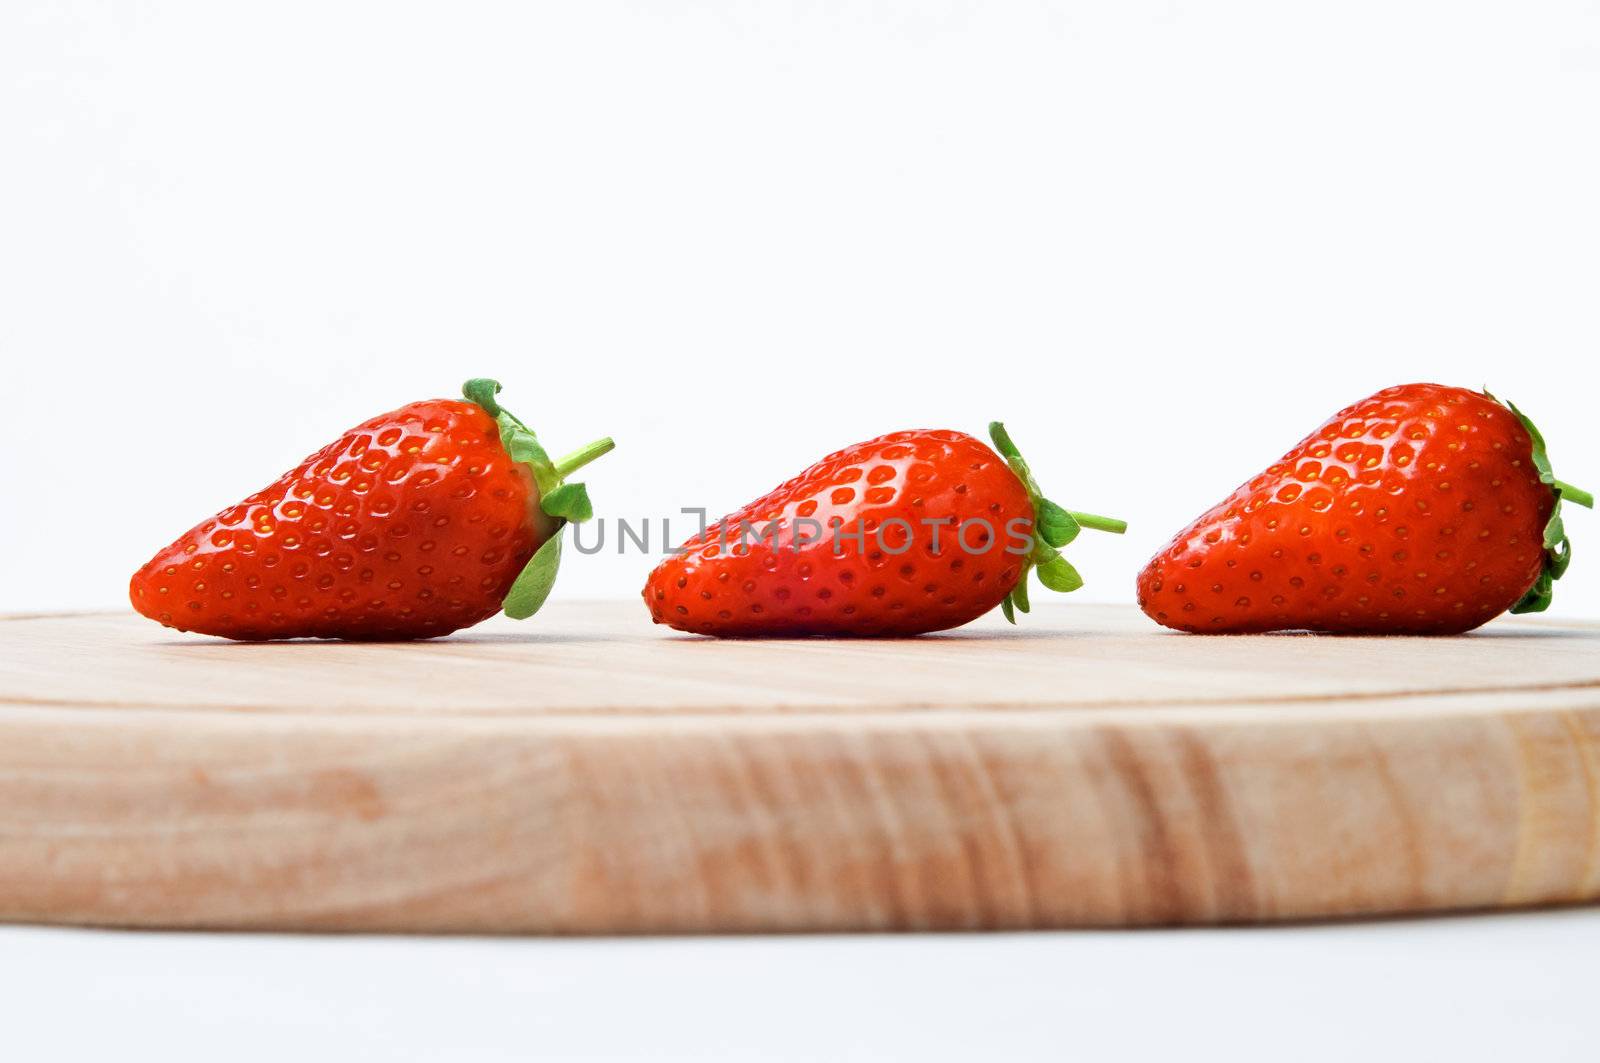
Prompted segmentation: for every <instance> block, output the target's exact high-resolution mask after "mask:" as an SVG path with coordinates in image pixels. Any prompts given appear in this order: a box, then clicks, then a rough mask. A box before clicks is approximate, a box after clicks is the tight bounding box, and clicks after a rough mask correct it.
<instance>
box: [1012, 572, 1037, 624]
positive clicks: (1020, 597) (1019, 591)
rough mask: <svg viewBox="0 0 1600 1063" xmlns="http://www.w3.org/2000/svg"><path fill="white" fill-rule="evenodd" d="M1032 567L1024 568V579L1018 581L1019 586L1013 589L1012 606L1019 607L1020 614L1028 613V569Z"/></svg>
mask: <svg viewBox="0 0 1600 1063" xmlns="http://www.w3.org/2000/svg"><path fill="white" fill-rule="evenodd" d="M1031 567H1032V566H1031V565H1023V566H1022V577H1021V578H1020V579H1018V580H1017V585H1016V586H1015V587H1012V588H1011V596H1010V597H1011V604H1012V605H1014V606H1016V607H1017V612H1019V613H1026V612H1027V611H1028V569H1029V568H1031ZM1015 622H1016V621H1012V623H1015Z"/></svg>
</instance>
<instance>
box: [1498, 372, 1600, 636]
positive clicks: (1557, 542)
mask: <svg viewBox="0 0 1600 1063" xmlns="http://www.w3.org/2000/svg"><path fill="white" fill-rule="evenodd" d="M1484 395H1485V396H1487V397H1488V398H1491V399H1494V400H1495V401H1496V402H1503V401H1504V400H1502V399H1495V397H1494V396H1493V395H1490V394H1489V392H1488V391H1485V392H1484ZM1505 406H1506V408H1507V409H1509V410H1510V411H1511V412H1512V413H1513V414H1515V415H1516V418H1517V420H1518V421H1520V422H1521V423H1522V427H1523V428H1524V429H1525V430H1526V431H1527V433H1528V439H1529V440H1530V441H1531V443H1532V446H1533V453H1532V459H1533V467H1534V468H1535V469H1536V470H1538V473H1539V480H1540V482H1541V483H1545V484H1548V485H1550V490H1551V492H1552V493H1553V494H1554V495H1555V504H1554V505H1552V506H1551V507H1550V519H1549V520H1548V521H1547V522H1546V523H1545V526H1544V566H1543V567H1542V568H1541V569H1540V570H1539V575H1538V577H1537V578H1536V579H1535V580H1534V581H1533V586H1531V587H1529V588H1528V590H1527V593H1525V594H1524V595H1523V596H1522V597H1521V598H1520V599H1518V600H1517V603H1516V604H1515V605H1513V606H1512V607H1511V611H1512V612H1513V613H1542V612H1544V611H1545V610H1546V609H1548V608H1550V602H1551V600H1552V599H1553V598H1554V597H1555V581H1556V580H1558V579H1560V578H1561V577H1562V576H1563V575H1565V574H1566V571H1567V566H1569V565H1571V564H1572V543H1571V542H1570V541H1569V540H1568V539H1567V527H1566V522H1565V521H1563V520H1562V518H1561V503H1562V502H1563V501H1567V502H1573V503H1576V504H1577V505H1580V506H1583V507H1585V508H1587V509H1592V508H1594V495H1592V494H1590V493H1589V492H1588V491H1585V490H1583V489H1582V488H1581V487H1574V486H1572V485H1571V484H1568V483H1563V482H1562V481H1560V480H1558V479H1556V475H1555V471H1554V470H1553V469H1552V468H1551V466H1550V455H1549V453H1548V452H1547V451H1546V450H1545V442H1544V434H1543V433H1541V432H1540V431H1539V429H1538V426H1536V425H1535V424H1534V423H1533V421H1532V420H1531V419H1529V417H1528V415H1527V414H1525V413H1523V412H1522V411H1521V410H1519V409H1517V404H1516V403H1514V402H1505Z"/></svg>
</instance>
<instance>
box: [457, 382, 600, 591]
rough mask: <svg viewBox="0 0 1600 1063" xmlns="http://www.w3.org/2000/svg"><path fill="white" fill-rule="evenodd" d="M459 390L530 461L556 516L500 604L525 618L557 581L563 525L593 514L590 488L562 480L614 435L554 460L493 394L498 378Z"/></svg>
mask: <svg viewBox="0 0 1600 1063" xmlns="http://www.w3.org/2000/svg"><path fill="white" fill-rule="evenodd" d="M461 393H462V395H464V396H466V398H467V399H468V401H470V402H474V403H476V404H477V405H479V406H481V407H482V408H483V411H484V412H485V413H487V414H488V415H489V416H490V417H493V418H494V420H495V424H496V425H497V426H498V427H499V430H500V445H501V446H502V447H504V448H505V452H506V454H507V456H509V457H510V458H511V460H512V461H515V462H518V463H520V464H522V465H525V466H527V468H528V471H529V472H530V473H531V474H532V475H533V482H534V484H535V486H537V487H538V489H539V508H540V509H542V510H544V512H545V513H547V514H549V515H550V516H552V517H554V518H556V527H555V530H554V531H553V532H552V533H551V535H550V537H549V538H548V539H546V540H545V542H544V544H543V545H542V546H540V547H539V549H538V551H537V552H536V553H535V554H534V555H533V557H532V558H530V559H529V561H528V563H527V565H526V566H524V567H523V569H522V571H521V572H520V573H519V574H518V575H517V578H516V580H515V582H513V583H512V584H511V589H510V590H509V591H507V592H506V597H505V600H504V601H503V602H502V603H501V608H502V609H504V610H505V614H506V615H507V616H509V617H511V618H513V619H516V620H523V619H526V618H527V617H530V616H532V615H533V614H534V613H536V612H538V611H539V607H540V606H542V605H543V604H544V600H545V599H546V598H547V597H549V595H550V588H551V587H553V586H555V581H556V569H557V568H558V567H559V566H560V564H561V531H562V529H563V528H564V527H565V526H566V524H567V522H569V521H570V522H582V521H586V520H588V519H590V518H591V517H593V516H594V506H593V505H592V504H591V503H590V501H589V492H588V489H587V488H585V487H584V486H583V485H582V484H576V483H575V484H569V483H566V482H564V481H565V480H566V478H567V477H568V476H571V475H572V474H573V473H575V472H577V471H578V470H579V469H581V468H583V467H584V466H585V465H587V464H589V463H590V462H591V461H593V460H594V459H596V458H598V457H600V456H601V455H602V454H607V453H610V451H611V450H612V449H613V448H614V447H615V446H616V444H615V443H613V442H612V441H611V440H610V438H606V439H597V440H595V441H594V442H593V443H590V444H588V445H587V446H584V447H580V448H579V449H577V450H575V451H573V452H572V453H571V454H568V455H566V456H565V457H563V458H562V459H561V460H560V461H551V460H550V455H549V453H548V452H547V451H546V450H545V449H544V445H543V444H542V443H540V442H539V437H538V436H537V435H535V434H534V431H533V429H531V428H529V427H528V426H527V425H526V424H524V423H523V422H522V421H521V420H520V419H519V418H518V417H517V415H516V414H514V413H512V412H511V411H510V410H508V409H506V408H505V407H504V406H501V405H500V401H499V400H498V399H497V398H495V396H496V395H498V394H500V382H499V381H498V380H491V379H490V378H488V377H474V378H473V379H471V380H469V381H467V382H466V383H465V384H463V385H462V386H461Z"/></svg>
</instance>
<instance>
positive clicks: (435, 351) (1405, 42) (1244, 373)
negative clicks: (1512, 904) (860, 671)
mask: <svg viewBox="0 0 1600 1063" xmlns="http://www.w3.org/2000/svg"><path fill="white" fill-rule="evenodd" d="M1597 133H1600V7H1597V6H1596V4H1595V2H1594V0H1524V2H1517V0H1502V2H1470V0H1344V2H1341V3H1308V2H1284V0H1205V2H1193V3H1190V2H1182V0H1053V2H1049V0H1032V2H1024V0H1015V2H1007V0H990V2H987V3H977V2H972V3H955V2H949V0H918V2H910V0H907V2H903V3H890V2H874V0H849V2H846V0H839V2H810V3H806V2H793V3H783V4H779V3H763V2H760V0H699V2H691V0H632V2H615V0H568V2H566V3H559V4H556V3H550V4H539V3H529V2H512V0H505V2H471V0H464V2H451V3H443V2H439V3H430V4H417V3H399V2H394V0H389V2H378V0H371V2H349V0H346V2H326V0H319V2H296V0H278V2H274V3H270V4H268V3H253V4H246V3H236V2H216V0H193V2H180V0H166V2H143V3H135V2H122V0H119V2H112V3H90V2H81V0H79V2H66V0H0V363H3V373H0V382H3V383H0V388H3V391H0V395H3V398H4V406H3V412H0V440H3V442H4V444H5V451H4V459H3V460H0V608H3V609H6V610H17V609H24V610H32V609H49V608H80V607H107V606H117V605H120V604H121V603H122V602H123V600H124V594H125V586H126V580H127V577H128V575H129V574H130V573H131V572H132V571H133V569H134V568H135V567H136V566H138V565H139V564H140V563H141V562H142V561H143V560H144V559H145V558H146V557H147V556H148V555H149V554H151V553H152V552H154V550H155V549H156V548H158V547H159V546H162V545H163V544H165V543H166V542H167V541H169V540H170V539H172V538H173V537H175V536H176V535H177V534H178V533H180V532H181V531H183V530H184V529H185V528H187V527H188V526H189V525H190V524H192V523H194V522H196V521H197V520H199V519H200V518H202V517H204V516H206V515H208V514H209V513H211V512H213V511H214V510H216V509H218V508H221V507H222V506H224V505H226V504H228V503H230V502H232V501H234V500H235V499H236V498H238V497H240V496H242V495H244V494H246V493H248V492H249V491H251V490H253V489H255V488H256V487H259V486H261V485H263V484H264V483H266V482H267V481H269V480H271V479H272V478H273V477H275V476H276V475H277V474H278V473H279V472H281V471H283V470H284V469H285V468H287V467H289V466H290V465H292V464H293V463H294V462H295V461H297V460H298V459H299V458H300V457H301V456H302V455H304V454H305V453H307V452H309V451H311V450H313V449H315V448H316V447H317V446H319V445H320V444H321V443H323V442H324V441H325V440H327V439H329V438H332V437H333V436H334V435H336V434H337V433H338V432H340V431H342V430H343V429H344V428H346V427H348V426H349V425H351V424H354V423H355V422H357V421H359V420H361V419H364V418H365V417H367V416H369V415H371V414H374V413H377V412H380V411H382V410H385V409H389V408H392V407H394V406H397V405H400V404H401V403H403V402H406V401H409V400H411V399H415V398H421V397H427V396H433V395H448V394H453V393H454V390H455V389H456V388H457V387H458V386H459V384H460V382H461V380H463V379H464V378H466V377H468V376H475V375H493V376H498V377H499V378H501V379H502V380H503V381H504V382H505V383H506V387H507V390H506V393H505V396H504V397H505V399H506V401H507V404H508V405H509V406H510V407H511V408H512V409H514V410H516V411H517V412H519V413H520V414H522V415H523V416H524V417H525V419H527V420H529V421H530V422H531V423H533V424H534V425H535V426H536V427H537V428H538V429H539V430H540V432H541V434H542V435H543V436H544V438H545V439H546V440H547V441H548V442H549V443H550V445H551V446H552V447H553V448H563V447H565V446H568V445H575V444H577V443H579V442H582V441H584V440H587V439H589V438H591V437H593V436H595V435H600V434H605V433H610V434H613V435H615V436H616V437H617V439H618V441H619V443H620V447H619V449H618V450H617V452H616V453H615V454H613V455H611V456H609V457H607V458H606V459H604V461H603V462H601V463H600V464H598V465H596V466H595V467H594V468H593V470H592V473H591V475H590V476H589V477H588V479H589V483H590V486H591V489H592V493H593V495H594V497H595V498H596V500H597V502H598V504H599V508H600V510H601V512H602V514H605V515H611V516H617V515H626V516H632V517H637V516H644V515H652V514H660V513H663V512H668V513H670V512H673V511H675V510H676V509H677V508H678V507H679V506H682V505H704V506H706V507H708V508H710V509H711V510H713V511H714V512H717V513H720V512H722V511H725V510H727V509H729V508H732V507H733V506H735V505H737V504H739V503H741V502H743V501H745V500H746V499H747V498H749V497H751V496H753V495H755V494H756V493H758V492H760V491H763V490H765V489H766V488H768V487H770V486H772V485H773V484H775V483H776V482H778V481H779V480H781V479H783V478H785V477H786V476H788V475H789V474H791V473H792V472H795V471H797V470H798V469H800V468H801V467H803V466H804V465H806V464H808V463H809V462H810V461H812V460H814V459H815V458H817V457H819V456H820V455H821V454H823V453H824V452H826V451H828V450H830V449H833V448H835V447H837V446H839V445H842V444H845V443H848V442H852V441H854V440H857V439H861V438H864V437H867V436H871V435H875V434H878V433H880V432H884V431H888V430H891V429H895V428H902V427H913V426H946V427H954V428H962V429H966V430H968V431H974V432H976V431H980V430H981V429H982V427H983V425H984V424H985V423H986V422H987V421H988V420H989V419H991V418H994V417H1003V418H1004V419H1006V420H1007V421H1008V423H1009V424H1010V425H1011V427H1012V429H1013V431H1014V434H1015V435H1016V437H1017V439H1018V440H1019V442H1020V443H1021V444H1022V446H1023V448H1024V451H1025V453H1027V454H1028V455H1029V456H1030V458H1031V459H1032V461H1033V463H1034V465H1035V467H1036V468H1037V469H1038V470H1039V472H1040V476H1041V479H1042V480H1043V482H1044V485H1045V487H1046V490H1047V491H1049V493H1050V494H1052V495H1053V496H1055V497H1056V498H1057V499H1058V500H1060V501H1062V502H1064V503H1067V504H1069V505H1072V506H1074V507H1076V508H1082V509H1091V510H1099V511H1103V512H1109V513H1114V514H1117V515H1120V516H1124V517H1126V518H1128V519H1129V520H1130V521H1131V522H1132V524H1133V530H1132V531H1131V532H1130V533H1129V535H1128V536H1127V537H1126V538H1125V539H1122V540H1117V539H1113V538H1108V537H1101V536H1094V537H1090V536H1085V538H1084V539H1083V540H1081V541H1080V543H1079V544H1077V545H1076V546H1075V548H1074V550H1073V552H1072V556H1073V558H1074V560H1075V562H1076V563H1077V564H1078V565H1079V567H1080V568H1081V569H1082V570H1083V572H1084V574H1085V576H1086V577H1087V579H1088V581H1089V582H1088V586H1087V587H1086V588H1085V590H1084V591H1083V592H1081V594H1082V597H1084V598H1087V599H1094V600H1112V601H1128V600H1131V598H1132V580H1133V575H1134V572H1135V571H1136V569H1137V567H1138V566H1139V565H1140V564H1141V563H1142V562H1143V560H1144V559H1145V558H1146V557H1147V556H1148V555H1149V554H1150V553H1151V552H1153V551H1154V550H1155V549H1156V548H1157V547H1158V546H1159V545H1160V544H1161V543H1162V542H1163V541H1164V540H1165V538H1166V537H1167V536H1168V535H1170V534H1171V533H1172V532H1173V531H1175V530H1176V529H1177V528H1178V527H1179V526H1180V525H1181V524H1183V523H1184V522H1186V521H1187V520H1188V519H1189V518H1190V517H1191V516H1193V515H1194V514H1195V513H1196V512H1198V511H1199V510H1200V509H1202V508H1203V507H1204V506H1206V505H1208V504H1210V503H1211V502H1212V501H1214V500H1215V499H1217V498H1219V497H1221V496H1222V495H1223V494H1224V493H1226V492H1227V491H1228V490H1229V489H1231V488H1232V487H1233V486H1234V484H1235V483H1237V482H1239V481H1240V480H1242V479H1244V478H1245V477H1246V476H1248V475H1249V474H1251V473H1253V472H1254V471H1255V470H1256V469H1258V468H1260V467H1261V466H1263V465H1264V464H1266V463H1267V462H1268V461H1270V460H1271V459H1273V458H1275V457H1276V456H1277V455H1278V454H1279V453H1281V452H1282V451H1283V450H1284V449H1286V448H1287V447H1288V446H1289V445H1290V444H1291V443H1293V442H1294V441H1295V440H1296V439H1298V438H1299V437H1300V436H1301V435H1302V434H1304V433H1305V432H1306V431H1308V430H1309V429H1310V428H1312V427H1313V426H1315V425H1316V424H1317V423H1319V422H1320V421H1321V420H1322V419H1323V418H1324V417H1326V416H1327V415H1328V414H1330V413H1332V412H1333V411H1334V410H1335V409H1337V408H1339V407H1340V406H1342V405H1344V404H1345V403H1347V402H1349V401H1351V400H1353V399H1355V398H1358V397H1360V396H1362V395H1364V394H1366V393H1368V392H1370V391H1373V390H1376V389H1377V388H1379V387H1382V386H1384V385H1387V384H1393V383H1400V382H1405V381H1410V380H1417V379H1432V380H1438V381H1442V382H1448V383H1457V384H1463V385H1470V386H1480V385H1488V386H1490V387H1491V388H1493V389H1494V390H1495V391H1497V392H1498V393H1500V394H1502V395H1505V396H1508V397H1511V398H1513V399H1515V400H1516V401H1517V402H1518V403H1519V404H1521V405H1523V406H1524V408H1525V409H1527V410H1528V411H1529V412H1530V413H1533V414H1534V415H1535V416H1536V417H1537V419H1538V420H1539V421H1540V423H1541V424H1542V426H1543V428H1544V430H1545V433H1546V435H1547V436H1548V438H1549V441H1550V444H1551V450H1552V454H1553V455H1554V458H1555V461H1556V465H1557V470H1558V472H1560V473H1561V474H1562V475H1563V476H1564V477H1565V478H1566V479H1568V480H1571V481H1573V482H1575V483H1579V484H1585V485H1588V486H1590V487H1591V488H1593V487H1597V486H1600V448H1597V447H1596V445H1595V419H1594V415H1593V413H1592V410H1593V405H1594V399H1593V397H1592V396H1593V393H1594V389H1595V387H1596V384H1597V383H1600V370H1597V369H1596V368H1595V355H1596V352H1597V351H1600V313H1597V312H1596V311H1597V301H1596V300H1597V293H1600V191H1597V190H1600V136H1597ZM1569 527H1570V528H1571V530H1572V532H1573V534H1574V536H1575V537H1576V539H1577V541H1578V546H1577V561H1576V563H1575V564H1574V567H1573V569H1572V572H1571V574H1570V575H1569V577H1568V578H1567V580H1566V581H1564V584H1563V586H1562V587H1561V588H1560V589H1559V592H1558V594H1557V597H1556V606H1555V612H1556V614H1557V615H1567V616H1578V615H1600V524H1597V520H1596V518H1595V517H1594V516H1591V515H1589V514H1584V513H1581V512H1580V513H1575V514H1574V515H1573V516H1572V517H1571V518H1570V519H1569ZM651 563H652V559H650V558H648V557H641V556H637V555H631V556H625V557H618V556H616V555H614V554H613V555H609V556H598V557H592V558H580V557H576V556H571V557H569V561H568V565H567V566H566V571H565V572H564V573H563V576H562V583H561V585H560V586H559V587H558V589H557V593H559V594H563V595H569V596H618V595H631V594H633V593H636V591H637V588H638V586H639V585H640V584H641V583H642V581H643V578H644V574H645V572H646V571H647V569H648V568H649V567H650V565H651ZM0 873H3V871H0ZM1597 945H1600V913H1597V912H1595V911H1592V910H1591V911H1588V912H1574V913H1550V914H1543V915H1531V916H1516V917H1507V918H1476V919H1470V918H1469V919H1450V920H1424V921H1401V922H1394V923H1375V924H1366V925H1355V926H1336V927H1325V928H1324V927H1310V928H1306V927H1302V928H1292V929H1282V930H1270V931H1254V932H1239V931H1220V932H1201V933H1181V932H1141V933H1135V934H1127V935H1121V934H1109V935H1106V934H1084V935H1032V936H1023V937H982V936H961V937H951V938H896V939H892V940H884V939H863V938H856V939H828V938H811V939H793V938H791V939H766V940H723V941H695V940H688V939H676V940H666V941H657V942H541V941H482V940H454V941H439V940H433V941H407V940H402V939H390V940H383V939H378V940H369V939H344V938H329V939H319V940H315V941H307V940H301V939H294V938H252V937H221V938H217V937H205V936H185V935H125V934H103V933H80V932H71V931H46V930H31V929H4V930H0V988H3V991H0V1029H4V1030H5V1031H6V1033H5V1036H6V1038H7V1043H8V1044H11V1045H20V1046H21V1051H22V1055H23V1056H24V1057H27V1056H31V1057H34V1058H42V1057H43V1056H44V1055H45V1054H47V1053H48V1054H50V1055H52V1056H57V1057H61V1056H65V1057H67V1058H71V1057H72V1056H73V1055H78V1054H82V1055H84V1056H86V1057H88V1058H104V1057H105V1056H106V1055H108V1054H118V1055H125V1056H128V1057H129V1058H138V1057H139V1056H140V1055H141V1054H144V1053H151V1054H155V1055H156V1056H158V1057H159V1058H163V1059H174V1058H202V1059H215V1058H219V1057H227V1058H235V1059H244V1058H273V1059H282V1058H286V1057H288V1056H291V1055H295V1054H300V1053H303V1052H305V1051H306V1047H307V1046H308V1045H311V1046H321V1048H322V1049H323V1050H325V1051H326V1052H328V1053H329V1054H331V1055H332V1056H335V1057H337V1058H341V1059H348V1058H386V1059H387V1058H448V1059H452V1060H454V1059H468V1058H513V1057H533V1056H543V1057H546V1058H566V1057H576V1056H583V1057H592V1058H620V1057H624V1056H628V1057H634V1056H639V1057H647V1056H657V1057H675V1058H695V1057H700V1056H717V1057H719V1058H744V1059H749V1058H763V1057H764V1058H773V1059H779V1058H835V1059H875V1058H915V1059H918V1060H927V1059H932V1058H938V1057H941V1056H942V1057H945V1058H957V1059H966V1058H1015V1059H1022V1058H1068V1057H1069V1056H1070V1055H1071V1054H1072V1053H1073V1052H1074V1051H1078V1052H1079V1054H1080V1057H1081V1058H1108V1057H1110V1056H1112V1055H1113V1054H1119V1053H1120V1052H1121V1051H1130V1052H1137V1051H1151V1052H1155V1053H1157V1054H1158V1056H1159V1058H1175V1057H1176V1056H1178V1055H1180V1054H1194V1055H1197V1056H1202V1057H1204V1056H1207V1055H1211V1054H1213V1053H1217V1054H1221V1055H1223V1056H1224V1057H1225V1058H1242V1057H1254V1056H1262V1055H1264V1056H1265V1057H1267V1058H1289V1057H1291V1056H1292V1057H1294V1058H1329V1059H1348V1058H1357V1057H1360V1058H1381V1057H1385V1056H1388V1057H1391V1058H1392V1057H1395V1056H1399V1057H1402V1058H1421V1057H1424V1056H1427V1057H1430V1058H1449V1059H1455V1060H1459V1059H1478V1058H1483V1059H1502V1058H1508V1057H1509V1056H1512V1055H1518V1054H1521V1055H1525V1056H1527V1057H1528V1058H1539V1059H1590V1058H1593V1045H1594V1042H1595V1037H1596V1029H1595V1019H1594V1011H1593V1007H1592V999H1591V998H1592V985H1593V979H1592V977H1590V976H1589V972H1590V971H1592V969H1593V958H1594V955H1595V953H1596V947H1597ZM1586 994H1587V995H1586ZM364 1053H366V1054H367V1055H364ZM1085 1053H1086V1054H1085ZM314 1056H315V1053H313V1056H312V1057H313V1058H314Z"/></svg>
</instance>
